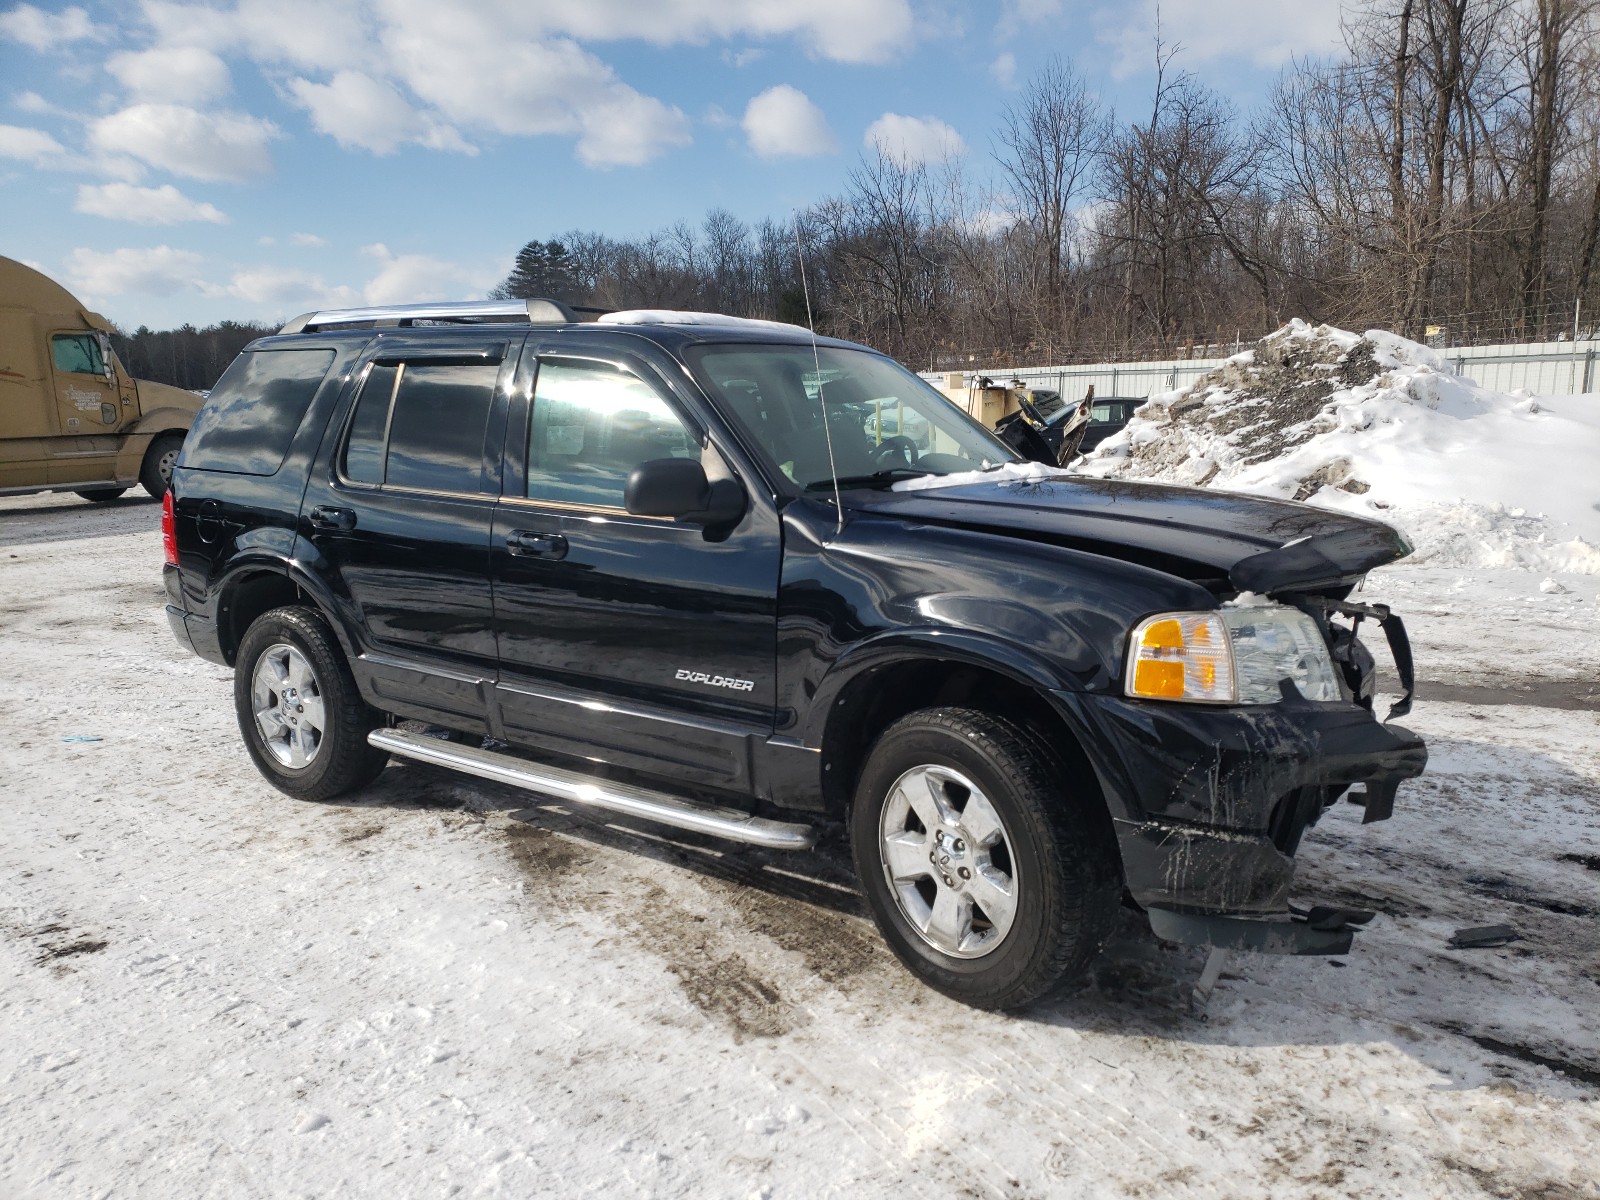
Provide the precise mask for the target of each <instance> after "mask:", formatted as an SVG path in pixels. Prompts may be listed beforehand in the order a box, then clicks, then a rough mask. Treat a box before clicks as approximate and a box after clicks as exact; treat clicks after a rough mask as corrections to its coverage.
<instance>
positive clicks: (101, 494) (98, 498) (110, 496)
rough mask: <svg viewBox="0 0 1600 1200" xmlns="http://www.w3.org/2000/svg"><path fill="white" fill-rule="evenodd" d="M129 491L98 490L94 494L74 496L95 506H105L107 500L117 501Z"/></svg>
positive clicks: (121, 489) (81, 493) (116, 489)
mask: <svg viewBox="0 0 1600 1200" xmlns="http://www.w3.org/2000/svg"><path fill="white" fill-rule="evenodd" d="M127 490H128V489H127V488H96V489H95V490H94V491H92V492H74V493H72V494H73V495H74V496H82V497H83V498H84V499H85V500H88V501H90V502H91V503H94V504H104V503H105V502H106V501H107V500H115V499H116V498H117V497H118V496H120V495H122V493H123V492H125V491H127Z"/></svg>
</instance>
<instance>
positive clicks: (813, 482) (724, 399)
mask: <svg viewBox="0 0 1600 1200" xmlns="http://www.w3.org/2000/svg"><path fill="white" fill-rule="evenodd" d="M815 353H816V357H815V358H813V352H812V348H811V347H810V346H778V345H749V344H740V345H724V346H715V345H713V346H696V347H693V348H691V349H690V350H689V351H688V352H687V357H688V359H689V363H690V366H691V367H692V368H693V369H694V372H695V374H696V376H697V377H698V378H699V381H700V384H701V386H702V387H704V388H705V389H706V391H707V392H708V393H709V394H710V395H711V396H712V398H713V399H716V400H718V401H720V406H721V407H722V409H723V410H724V411H725V412H727V413H729V414H730V415H731V416H732V417H733V418H734V419H735V420H737V421H738V422H739V423H740V424H741V425H743V426H744V428H745V430H746V432H748V433H749V435H750V436H751V437H752V438H753V439H754V440H755V441H756V443H757V444H758V445H759V446H760V447H761V448H762V449H763V450H764V451H765V452H766V453H767V455H768V456H769V457H770V458H771V460H772V462H773V463H774V464H775V465H776V466H777V468H778V469H779V470H780V471H782V472H783V474H784V475H785V476H786V477H787V478H788V479H789V480H790V481H791V482H792V483H795V484H797V485H798V486H800V487H802V488H811V489H822V488H831V487H832V486H833V482H834V476H833V472H832V471H831V470H829V467H828V441H829V438H830V436H831V439H832V442H833V460H834V462H835V463H836V464H837V465H838V474H839V486H840V487H871V486H879V485H886V484H888V483H891V482H893V481H894V480H896V479H909V478H912V477H914V476H918V475H953V474H955V473H956V472H958V471H978V470H982V469H984V468H986V467H993V466H997V465H999V464H1000V463H1007V462H1016V461H1018V459H1017V455H1016V453H1015V452H1014V451H1012V450H1011V448H1010V447H1008V446H1007V445H1006V444H1005V443H1004V442H1002V441H1000V440H999V439H998V438H997V437H995V436H994V435H993V434H991V433H990V432H989V431H988V430H987V429H985V428H984V427H983V426H981V425H979V424H978V423H977V422H976V421H974V420H973V419H972V418H971V417H969V416H967V414H966V413H964V412H962V411H961V410H960V409H959V408H957V407H956V406H955V405H954V404H952V403H951V402H950V401H949V400H946V399H945V398H944V397H943V396H941V395H940V394H939V393H938V392H936V391H934V390H933V388H931V387H929V386H928V385H927V384H926V383H924V382H923V381H922V380H920V379H918V378H917V377H916V376H915V375H913V374H911V372H910V371H907V370H906V369H905V368H904V367H901V366H900V365H898V364H897V363H895V362H893V361H892V360H890V359H887V358H884V357H883V356H882V355H878V354H872V353H870V352H868V351H864V350H844V349H840V348H837V347H830V346H821V347H818V348H817V350H816V352H815ZM819 361H820V363H821V368H822V369H821V372H820V375H819V373H818V370H817V365H818V362H819ZM824 411H826V412H827V421H828V423H827V427H826V428H824V426H823V412H824Z"/></svg>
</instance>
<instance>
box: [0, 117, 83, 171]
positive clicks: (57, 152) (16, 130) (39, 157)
mask: <svg viewBox="0 0 1600 1200" xmlns="http://www.w3.org/2000/svg"><path fill="white" fill-rule="evenodd" d="M66 152H67V151H66V147H64V146H63V145H62V144H61V143H60V142H58V141H56V140H55V138H53V137H51V136H50V135H49V134H48V133H46V132H45V131H44V130H42V129H29V128H26V127H25V126H22V125H0V158H18V159H21V160H22V161H23V162H31V163H32V164H33V165H34V166H36V167H37V166H43V165H45V164H46V163H48V162H50V161H52V160H54V159H59V158H61V157H63V156H64V155H65V154H66Z"/></svg>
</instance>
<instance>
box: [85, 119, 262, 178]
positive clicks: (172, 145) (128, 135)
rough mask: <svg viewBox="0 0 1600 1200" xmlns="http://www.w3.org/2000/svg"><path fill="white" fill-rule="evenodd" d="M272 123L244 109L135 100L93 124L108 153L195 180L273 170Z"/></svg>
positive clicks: (93, 134) (93, 138) (94, 138)
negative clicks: (270, 150)
mask: <svg viewBox="0 0 1600 1200" xmlns="http://www.w3.org/2000/svg"><path fill="white" fill-rule="evenodd" d="M278 136H279V133H278V127H277V126H276V125H274V124H273V123H272V122H271V121H264V120H262V119H260V118H259V117H252V116H247V115H245V114H243V113H231V112H219V113H202V112H197V111H196V110H195V109H192V108H187V107H184V106H183V105H178V104H135V105H133V106H132V107H131V108H125V109H123V110H122V111H121V112H117V113H112V114H111V115H110V116H108V117H101V118H100V119H99V120H97V121H94V122H91V123H90V125H89V140H90V142H91V143H93V144H94V145H95V146H96V147H98V148H99V149H101V150H103V151H105V152H106V153H108V154H110V153H123V154H129V155H132V156H133V157H135V158H138V159H141V160H143V161H144V162H147V163H149V164H150V165H151V166H153V167H159V168H160V169H162V170H164V171H171V172H172V173H173V174H174V175H185V176H188V177H189V178H191V179H202V180H206V181H208V182H218V181H227V182H238V181H240V180H244V179H249V178H251V177H253V176H256V175H263V174H265V173H267V172H268V171H270V170H271V169H272V158H271V155H270V154H269V153H268V151H267V143H268V142H270V141H271V140H272V139H273V138H275V137H278Z"/></svg>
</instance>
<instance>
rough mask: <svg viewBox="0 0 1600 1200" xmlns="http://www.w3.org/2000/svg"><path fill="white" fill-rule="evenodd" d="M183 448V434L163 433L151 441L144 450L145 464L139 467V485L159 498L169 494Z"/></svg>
mask: <svg viewBox="0 0 1600 1200" xmlns="http://www.w3.org/2000/svg"><path fill="white" fill-rule="evenodd" d="M182 449H183V434H181V433H163V434H161V435H160V436H159V437H157V438H155V439H154V440H152V441H151V443H150V447H149V449H147V450H146V451H145V452H144V465H143V466H141V467H140V468H139V486H140V487H142V488H143V489H144V490H145V491H147V492H149V493H150V494H151V495H152V496H154V497H155V498H156V499H157V500H160V499H161V498H162V497H163V496H165V495H166V494H167V489H168V488H169V487H171V486H172V468H173V467H174V466H176V465H177V462H178V452H179V451H180V450H182Z"/></svg>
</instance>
